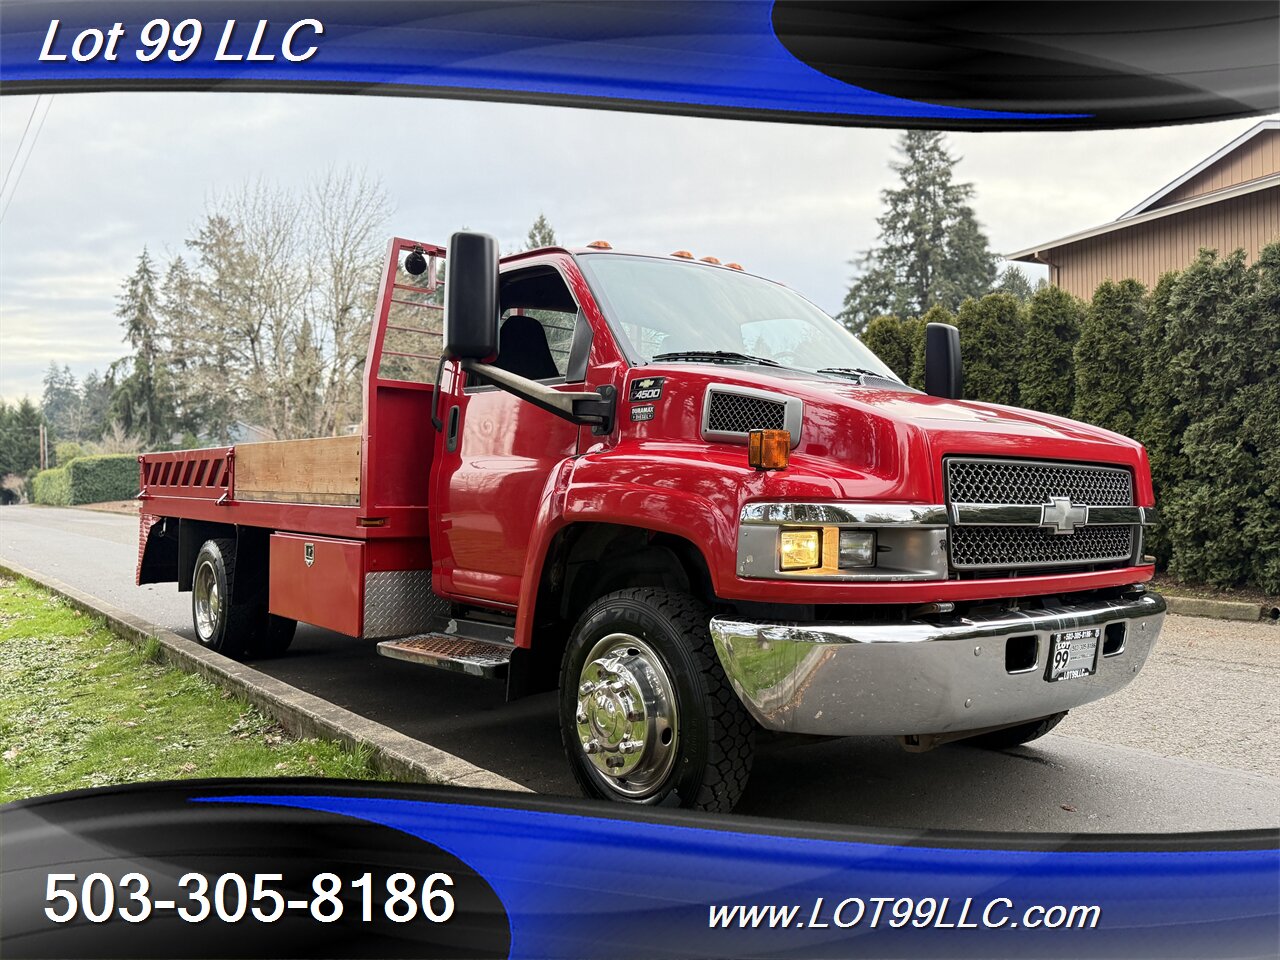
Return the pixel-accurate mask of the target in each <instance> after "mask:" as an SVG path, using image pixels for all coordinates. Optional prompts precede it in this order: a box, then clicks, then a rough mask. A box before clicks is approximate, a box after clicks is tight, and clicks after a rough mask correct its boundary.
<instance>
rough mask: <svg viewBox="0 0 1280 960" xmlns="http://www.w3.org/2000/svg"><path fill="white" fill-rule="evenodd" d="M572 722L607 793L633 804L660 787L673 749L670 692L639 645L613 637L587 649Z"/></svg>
mask: <svg viewBox="0 0 1280 960" xmlns="http://www.w3.org/2000/svg"><path fill="white" fill-rule="evenodd" d="M575 719H576V721H577V730H578V741H579V743H580V745H581V747H582V752H583V754H584V755H585V756H586V759H587V760H588V761H589V767H590V770H591V771H592V773H593V774H594V775H595V777H596V778H597V780H599V781H600V783H601V784H602V785H603V786H605V787H606V788H607V789H608V790H610V791H612V792H613V793H616V794H619V795H620V796H622V797H626V798H628V799H632V800H639V799H643V798H644V797H646V796H649V795H651V794H653V793H656V792H657V791H658V790H659V788H661V787H662V785H663V784H664V783H665V782H666V780H667V777H668V776H669V775H670V773H671V769H672V767H673V766H674V765H675V759H676V753H677V746H678V744H677V737H678V734H679V730H678V726H677V722H678V719H679V718H678V716H677V711H676V700H675V687H674V685H673V684H672V682H671V677H670V676H668V674H667V670H666V667H664V666H663V664H662V660H661V659H660V658H659V657H658V655H657V654H656V653H655V652H654V650H653V648H652V647H650V646H649V645H648V644H646V643H645V642H644V641H643V640H640V639H638V638H636V637H633V636H631V635H630V634H626V633H613V634H610V635H609V636H607V637H605V638H603V639H602V640H600V641H599V642H598V643H597V644H596V645H595V646H594V647H592V649H591V652H590V653H588V654H587V658H586V661H585V662H584V664H583V667H582V674H581V678H580V679H579V681H578V705H577V712H576V715H575Z"/></svg>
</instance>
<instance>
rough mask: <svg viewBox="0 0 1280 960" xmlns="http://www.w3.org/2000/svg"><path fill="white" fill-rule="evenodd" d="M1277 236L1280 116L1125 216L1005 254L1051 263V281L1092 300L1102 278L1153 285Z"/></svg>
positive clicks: (1254, 250) (1248, 251)
mask: <svg viewBox="0 0 1280 960" xmlns="http://www.w3.org/2000/svg"><path fill="white" fill-rule="evenodd" d="M1278 239H1280V120H1264V121H1262V122H1261V123H1259V124H1258V125H1257V126H1255V127H1254V128H1253V129H1251V130H1249V131H1248V132H1247V133H1244V134H1242V135H1241V136H1239V137H1237V138H1236V139H1234V140H1232V141H1231V142H1230V143H1228V144H1227V145H1226V146H1225V147H1223V148H1222V149H1221V150H1219V151H1218V152H1217V153H1215V154H1214V155H1213V156H1211V157H1209V158H1208V159H1206V160H1204V161H1203V162H1201V163H1199V164H1197V165H1196V166H1194V167H1192V168H1191V169H1190V170H1188V171H1187V172H1186V173H1184V174H1183V175H1182V176H1180V177H1179V178H1178V179H1176V180H1174V181H1173V182H1172V183H1170V184H1168V185H1167V186H1164V187H1162V188H1161V189H1159V190H1157V191H1156V192H1155V193H1153V194H1152V195H1151V196H1149V197H1147V199H1146V200H1143V201H1142V202H1141V203H1140V204H1138V205H1137V206H1136V207H1134V208H1133V209H1132V210H1130V211H1128V212H1127V213H1125V214H1124V215H1122V216H1121V217H1120V218H1119V219H1117V220H1115V221H1113V222H1111V223H1104V224H1102V225H1101V226H1098V227H1093V228H1092V229H1089V230H1081V231H1080V232H1079V233H1073V234H1071V235H1070V236H1067V237H1062V238H1061V239H1058V240H1051V241H1048V242H1046V243H1038V244H1036V245H1035V246H1034V247H1029V248H1028V249H1026V250H1019V251H1018V252H1017V253H1011V254H1009V255H1008V256H1007V258H1006V259H1009V260H1021V261H1022V262H1024V263H1043V264H1047V265H1048V267H1049V282H1050V283H1052V284H1055V285H1056V286H1059V287H1062V289H1064V290H1066V291H1068V292H1070V293H1073V294H1075V295H1076V296H1077V297H1082V298H1084V299H1086V300H1087V299H1088V298H1089V297H1091V296H1093V291H1094V290H1095V289H1096V288H1097V286H1098V284H1099V283H1101V282H1102V281H1103V280H1108V279H1111V280H1124V279H1127V278H1129V277H1132V278H1133V279H1135V280H1140V281H1142V283H1144V284H1146V285H1147V286H1148V287H1150V286H1152V285H1154V284H1155V282H1156V281H1157V280H1159V279H1160V276H1161V275H1162V274H1164V273H1168V272H1169V271H1170V270H1180V269H1182V268H1183V267H1185V266H1186V265H1187V264H1189V263H1190V262H1191V261H1192V260H1194V259H1195V257H1196V254H1197V253H1198V252H1199V250H1200V248H1201V247H1209V248H1210V249H1216V250H1217V251H1218V252H1219V253H1221V254H1224V255H1225V254H1228V253H1230V252H1231V251H1233V250H1235V249H1237V248H1240V247H1243V248H1244V250H1245V252H1246V254H1247V255H1248V257H1249V259H1250V260H1252V259H1253V258H1254V257H1256V256H1257V254H1258V251H1259V250H1261V249H1262V248H1263V247H1264V246H1266V245H1267V244H1268V243H1270V242H1271V241H1273V240H1278Z"/></svg>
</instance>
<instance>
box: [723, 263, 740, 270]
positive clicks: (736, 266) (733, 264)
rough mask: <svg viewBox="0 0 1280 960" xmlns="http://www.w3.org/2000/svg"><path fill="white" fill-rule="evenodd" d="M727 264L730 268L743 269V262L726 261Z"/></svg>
mask: <svg viewBox="0 0 1280 960" xmlns="http://www.w3.org/2000/svg"><path fill="white" fill-rule="evenodd" d="M725 266H726V267H728V268H729V269H730V270H741V269H742V264H740V263H726V264H725Z"/></svg>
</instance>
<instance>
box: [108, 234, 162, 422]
mask: <svg viewBox="0 0 1280 960" xmlns="http://www.w3.org/2000/svg"><path fill="white" fill-rule="evenodd" d="M116 316H118V317H119V318H120V323H121V326H123V327H124V333H125V340H126V341H127V342H128V344H129V345H130V346H131V347H133V355H132V356H131V357H128V358H126V359H124V360H121V361H118V362H117V364H116V366H115V369H116V370H118V372H119V376H118V379H117V385H116V390H115V394H114V396H113V397H112V404H111V407H112V410H111V412H112V416H113V417H115V418H117V419H119V420H120V423H121V426H123V427H124V429H125V431H126V432H128V433H131V434H136V435H138V436H140V437H142V439H143V441H144V442H146V443H148V444H161V443H164V442H165V441H167V440H168V439H169V436H170V434H171V433H172V428H171V424H172V410H171V409H170V408H169V398H168V396H167V390H166V387H167V376H166V373H165V371H164V370H163V369H162V368H161V366H160V363H159V360H160V355H161V341H160V330H159V317H158V311H157V302H156V272H155V267H154V265H153V264H152V261H151V256H150V254H148V253H147V250H146V248H145V247H143V249H142V253H141V254H140V255H139V256H138V265H137V267H136V268H135V269H134V271H133V274H132V275H131V276H130V277H129V278H128V279H127V280H126V281H125V282H124V289H123V291H122V292H121V294H120V298H119V306H118V307H117V309H116Z"/></svg>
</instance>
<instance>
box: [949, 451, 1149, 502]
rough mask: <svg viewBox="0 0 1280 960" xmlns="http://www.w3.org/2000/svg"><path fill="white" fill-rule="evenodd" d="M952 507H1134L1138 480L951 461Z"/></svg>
mask: <svg viewBox="0 0 1280 960" xmlns="http://www.w3.org/2000/svg"><path fill="white" fill-rule="evenodd" d="M947 496H948V500H949V502H951V503H1048V502H1049V500H1050V498H1052V497H1068V498H1070V500H1071V502H1072V503H1078V504H1083V505H1085V506H1090V507H1127V506H1131V505H1132V504H1133V475H1132V474H1131V473H1130V472H1129V471H1128V470H1125V469H1122V468H1119V467H1090V466H1077V465H1075V464H1061V463H1035V462H1028V461H1019V460H948V461H947Z"/></svg>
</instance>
